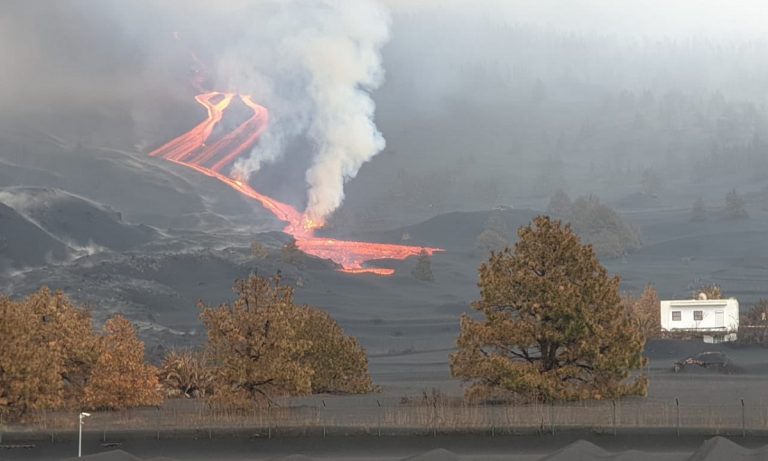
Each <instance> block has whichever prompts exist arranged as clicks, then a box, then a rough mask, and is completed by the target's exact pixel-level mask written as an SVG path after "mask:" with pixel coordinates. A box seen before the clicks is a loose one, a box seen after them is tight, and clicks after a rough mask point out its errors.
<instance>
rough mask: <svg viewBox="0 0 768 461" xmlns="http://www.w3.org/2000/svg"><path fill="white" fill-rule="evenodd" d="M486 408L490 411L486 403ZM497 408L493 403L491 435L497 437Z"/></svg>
mask: <svg viewBox="0 0 768 461" xmlns="http://www.w3.org/2000/svg"><path fill="white" fill-rule="evenodd" d="M485 410H486V411H488V405H487V404H486V407H485ZM494 410H495V408H494V406H493V405H492V406H491V413H490V418H491V437H496V413H495V412H494Z"/></svg>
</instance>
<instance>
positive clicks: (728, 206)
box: [724, 189, 749, 219]
mask: <svg viewBox="0 0 768 461" xmlns="http://www.w3.org/2000/svg"><path fill="white" fill-rule="evenodd" d="M745 207H746V202H745V201H744V199H743V198H742V197H741V195H739V193H738V192H736V189H731V190H730V191H729V192H728V194H727V195H726V196H725V210H724V211H725V217H726V218H728V219H746V218H749V213H747V210H746V208H745Z"/></svg>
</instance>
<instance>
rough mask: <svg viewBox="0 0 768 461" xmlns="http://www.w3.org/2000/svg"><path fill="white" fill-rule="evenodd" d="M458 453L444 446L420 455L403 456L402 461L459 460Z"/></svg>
mask: <svg viewBox="0 0 768 461" xmlns="http://www.w3.org/2000/svg"><path fill="white" fill-rule="evenodd" d="M459 459H460V458H459V457H458V455H456V453H453V452H451V451H448V450H445V449H443V448H436V449H434V450H430V451H428V452H426V453H422V454H420V455H415V456H409V457H408V458H403V460H402V461H459Z"/></svg>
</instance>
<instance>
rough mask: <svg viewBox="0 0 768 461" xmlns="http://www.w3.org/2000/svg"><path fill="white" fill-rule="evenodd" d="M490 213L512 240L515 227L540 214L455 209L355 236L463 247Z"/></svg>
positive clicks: (472, 243)
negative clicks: (415, 221)
mask: <svg viewBox="0 0 768 461" xmlns="http://www.w3.org/2000/svg"><path fill="white" fill-rule="evenodd" d="M492 214H494V215H496V216H500V220H501V221H502V226H503V227H505V228H506V233H507V235H506V237H507V238H508V239H509V240H510V242H513V241H514V240H515V238H516V235H517V229H518V228H519V227H521V226H525V225H528V224H529V223H530V222H531V220H532V219H533V218H534V217H535V216H536V215H537V214H540V213H538V212H536V211H534V210H517V209H512V208H498V209H495V210H483V211H456V212H452V213H445V214H441V215H438V216H435V217H434V218H431V219H428V220H426V221H424V222H421V223H418V224H414V225H412V226H405V227H400V228H397V229H393V230H389V231H382V232H370V233H366V234H363V235H360V236H359V238H361V239H363V240H370V241H382V242H390V243H402V244H405V245H416V246H432V247H435V246H436V247H441V248H445V249H455V250H467V249H471V248H473V247H474V246H475V242H476V240H477V237H478V236H479V235H480V234H481V233H482V232H483V231H484V230H485V229H486V227H487V226H488V222H489V218H490V217H491V215H492Z"/></svg>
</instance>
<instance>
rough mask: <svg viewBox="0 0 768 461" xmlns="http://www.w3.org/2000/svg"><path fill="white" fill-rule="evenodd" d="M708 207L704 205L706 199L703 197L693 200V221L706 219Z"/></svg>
mask: <svg viewBox="0 0 768 461" xmlns="http://www.w3.org/2000/svg"><path fill="white" fill-rule="evenodd" d="M706 219H707V208H706V207H705V206H704V200H702V198H701V197H699V198H698V199H696V201H695V202H693V206H692V207H691V221H706Z"/></svg>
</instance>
